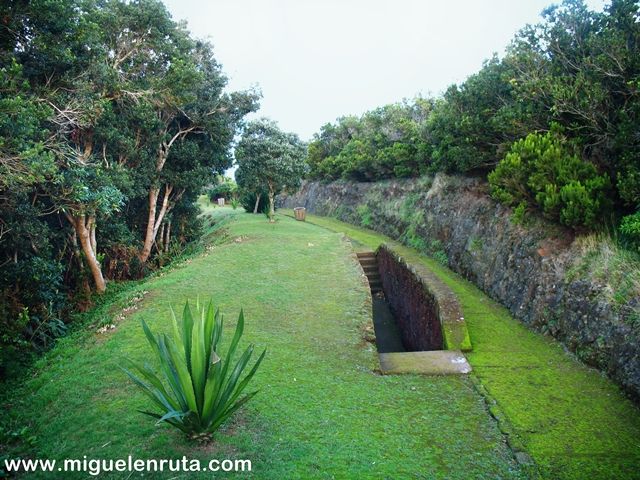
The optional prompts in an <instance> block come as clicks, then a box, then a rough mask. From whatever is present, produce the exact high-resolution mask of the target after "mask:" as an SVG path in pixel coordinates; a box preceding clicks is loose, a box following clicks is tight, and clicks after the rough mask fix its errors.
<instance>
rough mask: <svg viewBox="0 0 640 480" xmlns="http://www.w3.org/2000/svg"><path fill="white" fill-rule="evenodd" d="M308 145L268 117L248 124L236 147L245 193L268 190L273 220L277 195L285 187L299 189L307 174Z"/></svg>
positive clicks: (260, 193) (238, 176)
mask: <svg viewBox="0 0 640 480" xmlns="http://www.w3.org/2000/svg"><path fill="white" fill-rule="evenodd" d="M305 152H306V145H305V144H304V143H302V142H301V141H300V139H299V138H298V136H297V135H296V134H294V133H287V132H283V131H282V130H280V128H278V125H277V124H276V123H275V122H273V121H271V120H267V119H261V120H255V121H253V122H250V123H248V124H247V127H246V128H245V130H244V132H243V133H242V138H241V139H240V141H239V142H238V146H237V147H236V151H235V157H236V161H237V163H238V170H237V172H236V180H237V181H238V186H239V187H240V189H241V191H243V192H245V193H244V194H245V195H247V194H249V195H253V196H254V198H256V203H255V204H254V208H253V211H254V213H255V212H256V209H257V207H258V206H259V202H260V197H261V196H263V194H264V193H266V196H267V198H268V200H269V205H268V211H267V216H268V217H269V221H273V215H274V212H275V196H276V195H277V194H278V193H280V192H282V191H283V190H295V189H296V188H298V186H299V185H300V181H301V180H302V177H303V176H304V174H305V173H306V163H305V161H304V160H305V157H306V155H305Z"/></svg>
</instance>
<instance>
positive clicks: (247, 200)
mask: <svg viewBox="0 0 640 480" xmlns="http://www.w3.org/2000/svg"><path fill="white" fill-rule="evenodd" d="M256 197H257V194H256V193H254V192H250V191H247V190H240V198H239V200H240V205H242V208H244V209H245V210H246V211H247V212H251V213H252V212H253V209H254V208H255V206H256ZM268 204H269V197H268V196H267V192H266V191H264V192H262V194H261V195H260V201H259V202H258V212H260V213H262V211H263V210H264V207H265V205H268Z"/></svg>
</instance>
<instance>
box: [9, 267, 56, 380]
mask: <svg viewBox="0 0 640 480" xmlns="http://www.w3.org/2000/svg"><path fill="white" fill-rule="evenodd" d="M63 270H64V269H63V267H62V265H61V264H60V263H58V262H56V261H54V260H49V259H45V258H42V257H36V256H32V257H26V258H25V259H24V260H20V261H18V262H17V263H13V262H11V263H9V264H8V265H5V266H4V267H3V268H2V269H0V376H3V377H6V376H13V375H14V374H15V373H18V372H19V370H20V366H21V364H23V363H24V362H25V361H26V360H27V359H28V357H29V356H30V355H31V353H33V352H35V351H40V350H44V349H46V348H48V347H50V346H51V344H52V343H53V341H54V340H55V339H56V338H57V337H60V336H62V335H64V334H65V333H66V330H67V329H66V325H65V324H64V322H62V320H61V319H60V318H61V316H62V311H63V309H64V308H65V307H66V295H65V291H64V286H63V284H62V275H63Z"/></svg>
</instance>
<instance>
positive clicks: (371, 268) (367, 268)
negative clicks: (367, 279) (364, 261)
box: [362, 265, 378, 275]
mask: <svg viewBox="0 0 640 480" xmlns="http://www.w3.org/2000/svg"><path fill="white" fill-rule="evenodd" d="M362 269H363V270H364V273H366V274H367V275H369V273H378V265H362Z"/></svg>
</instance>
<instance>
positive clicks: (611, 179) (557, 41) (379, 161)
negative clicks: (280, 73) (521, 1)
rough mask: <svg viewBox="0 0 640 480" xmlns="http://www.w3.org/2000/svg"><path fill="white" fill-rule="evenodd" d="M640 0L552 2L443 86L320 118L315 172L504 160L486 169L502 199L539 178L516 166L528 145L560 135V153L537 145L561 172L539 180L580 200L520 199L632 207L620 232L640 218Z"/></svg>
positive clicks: (464, 167)
mask: <svg viewBox="0 0 640 480" xmlns="http://www.w3.org/2000/svg"><path fill="white" fill-rule="evenodd" d="M639 9H640V7H639V5H638V2H636V1H633V0H612V1H611V4H610V5H608V6H607V7H606V8H605V9H604V11H603V12H594V11H590V10H589V9H588V8H587V7H586V5H585V3H584V2H583V1H582V0H565V1H563V2H562V3H561V4H560V5H555V6H552V7H549V8H548V9H546V10H545V11H544V12H543V15H542V21H541V22H540V23H539V24H537V25H532V26H527V27H525V28H524V29H522V30H521V31H520V32H519V33H518V34H517V35H516V37H515V38H514V39H513V41H512V42H511V44H510V46H509V47H508V49H507V51H506V54H505V55H504V56H503V57H502V58H498V57H497V56H494V57H492V58H491V59H489V60H487V61H486V62H485V64H484V66H483V67H482V69H481V70H480V71H479V72H477V73H475V74H473V75H471V76H470V77H469V78H467V80H465V81H464V82H462V83H461V84H460V85H452V86H451V87H449V88H448V89H447V90H446V92H445V93H444V94H443V95H442V96H441V97H440V98H436V99H423V98H418V99H415V100H412V101H404V102H402V103H399V104H393V105H387V106H384V107H381V108H378V109H376V110H373V111H371V112H367V113H365V114H364V115H362V116H361V117H353V116H348V117H343V118H341V119H339V120H338V121H337V122H336V123H335V124H327V125H325V126H323V127H322V128H321V130H320V132H319V133H317V134H316V135H315V136H314V139H313V141H312V142H311V143H310V144H309V165H310V168H311V171H310V176H311V177H312V178H317V179H322V180H333V179H338V178H344V179H351V180H357V181H375V180H379V179H385V178H393V177H411V176H419V175H422V174H424V173H433V172H437V171H445V172H453V173H461V174H465V175H482V176H487V175H489V173H490V172H492V171H493V170H494V169H495V168H496V167H497V166H499V165H500V164H503V165H502V166H501V167H499V168H500V171H501V172H506V171H507V170H510V171H511V174H514V175H515V177H513V176H512V177H511V178H508V179H507V178H505V177H504V176H503V175H493V176H490V179H493V182H494V185H493V190H494V192H496V193H495V194H496V196H497V198H500V199H503V200H504V199H507V198H515V197H514V195H515V196H518V191H519V190H520V191H524V190H526V189H527V188H531V187H530V186H527V185H526V183H518V184H517V185H516V184H515V183H514V182H515V178H520V179H522V182H526V181H525V180H524V178H525V177H526V174H525V172H524V170H520V167H519V166H518V167H516V163H517V162H516V163H514V158H516V157H518V158H520V157H521V156H522V154H524V151H523V148H526V146H525V145H533V144H534V143H538V142H539V141H542V142H543V143H544V141H549V142H551V143H553V144H554V145H557V144H558V142H560V143H562V144H563V146H562V147H560V150H561V151H562V152H563V153H562V154H561V155H560V157H558V158H557V159H556V157H554V156H553V155H548V154H545V153H541V154H540V155H538V154H536V155H537V156H536V158H530V161H528V162H527V165H529V166H531V165H533V164H536V163H537V164H538V165H539V168H545V169H546V170H547V172H553V171H554V169H555V172H556V173H557V174H559V173H560V172H559V171H558V170H557V169H558V168H560V167H562V169H563V172H562V174H561V175H560V177H558V176H557V175H555V174H553V175H552V174H548V175H546V176H544V178H543V177H540V176H538V177H537V180H538V181H540V182H542V183H540V184H538V185H536V186H535V189H539V190H540V191H549V192H557V195H558V196H564V197H565V198H566V201H567V202H569V203H571V204H572V205H577V206H575V207H571V208H572V209H574V210H576V211H574V213H573V214H572V215H571V220H569V217H566V216H563V215H561V214H560V213H559V212H560V211H562V208H560V210H558V209H557V208H555V207H554V208H551V207H548V208H546V210H545V207H544V206H543V203H544V202H542V203H540V202H539V201H536V200H535V198H534V197H535V195H533V196H529V197H527V198H521V199H520V200H519V202H523V203H522V208H526V209H529V210H541V211H542V212H543V213H544V214H545V215H547V216H550V217H552V218H554V219H555V220H557V221H559V222H561V223H565V224H568V225H571V226H572V227H574V228H579V229H583V228H590V229H593V228H602V227H603V226H605V224H606V222H608V221H610V220H609V219H610V218H611V214H614V217H618V218H620V217H623V216H625V215H627V216H629V218H628V219H626V220H624V221H623V225H625V228H624V232H636V231H638V230H640V227H637V225H640V222H638V221H637V220H634V218H635V219H637V218H640V214H635V216H633V212H634V211H637V210H638V208H640V157H639V155H640V153H639V152H640V83H639V82H638V78H639V75H640V10H639ZM551 131H555V133H554V134H553V135H552V136H551V137H550V136H546V134H547V133H550V132H551ZM530 134H536V135H540V136H538V137H535V136H534V137H528V135H530ZM525 138H528V140H527V143H522V139H525ZM545 139H546V140H545ZM545 151H547V152H548V150H545ZM530 153H531V152H529V153H527V154H526V155H525V156H528V155H529V154H530ZM545 159H546V160H545ZM507 164H508V165H509V166H508V167H507ZM542 164H544V165H545V166H543V165H542ZM518 165H519V164H518ZM563 165H564V166H563ZM569 166H573V167H577V166H580V168H577V169H573V170H572V168H573V167H572V168H569ZM523 168H524V167H523ZM537 168H538V167H537ZM514 170H515V171H514ZM587 170H588V171H589V172H591V173H589V175H587V177H589V178H591V179H595V178H598V179H601V180H597V183H598V186H597V187H596V185H595V184H590V186H587V185H586V184H585V183H584V182H586V181H587V180H586V179H585V178H586V177H585V176H584V175H585V173H584V172H586V171H587ZM516 174H517V175H516ZM500 178H502V179H505V182H502V183H500V181H499V179H500ZM593 181H595V180H593ZM495 182H497V183H495ZM569 185H573V187H570V186H569ZM507 190H509V192H507ZM569 190H571V192H572V193H571V194H570V193H569ZM561 191H564V192H565V193H564V194H562V195H561V194H560V192H561ZM498 192H499V193H498ZM505 194H508V195H505ZM541 195H542V194H540V193H539V194H538V197H539V198H541ZM602 195H604V197H605V198H604V199H603V198H602ZM552 197H553V198H556V200H553V202H555V204H556V205H559V203H557V202H559V201H560V200H557V199H558V198H560V197H554V194H551V193H549V195H548V196H547V205H550V204H549V203H548V202H550V201H552V200H551V199H552ZM519 204H520V203H519ZM595 205H597V206H598V207H597V208H595ZM594 209H595V210H594ZM578 210H579V211H578ZM551 212H557V214H552V213H551ZM563 218H564V220H563ZM624 232H623V233H624ZM627 235H631V233H628V234H627ZM636 241H638V242H640V237H637V240H636Z"/></svg>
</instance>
